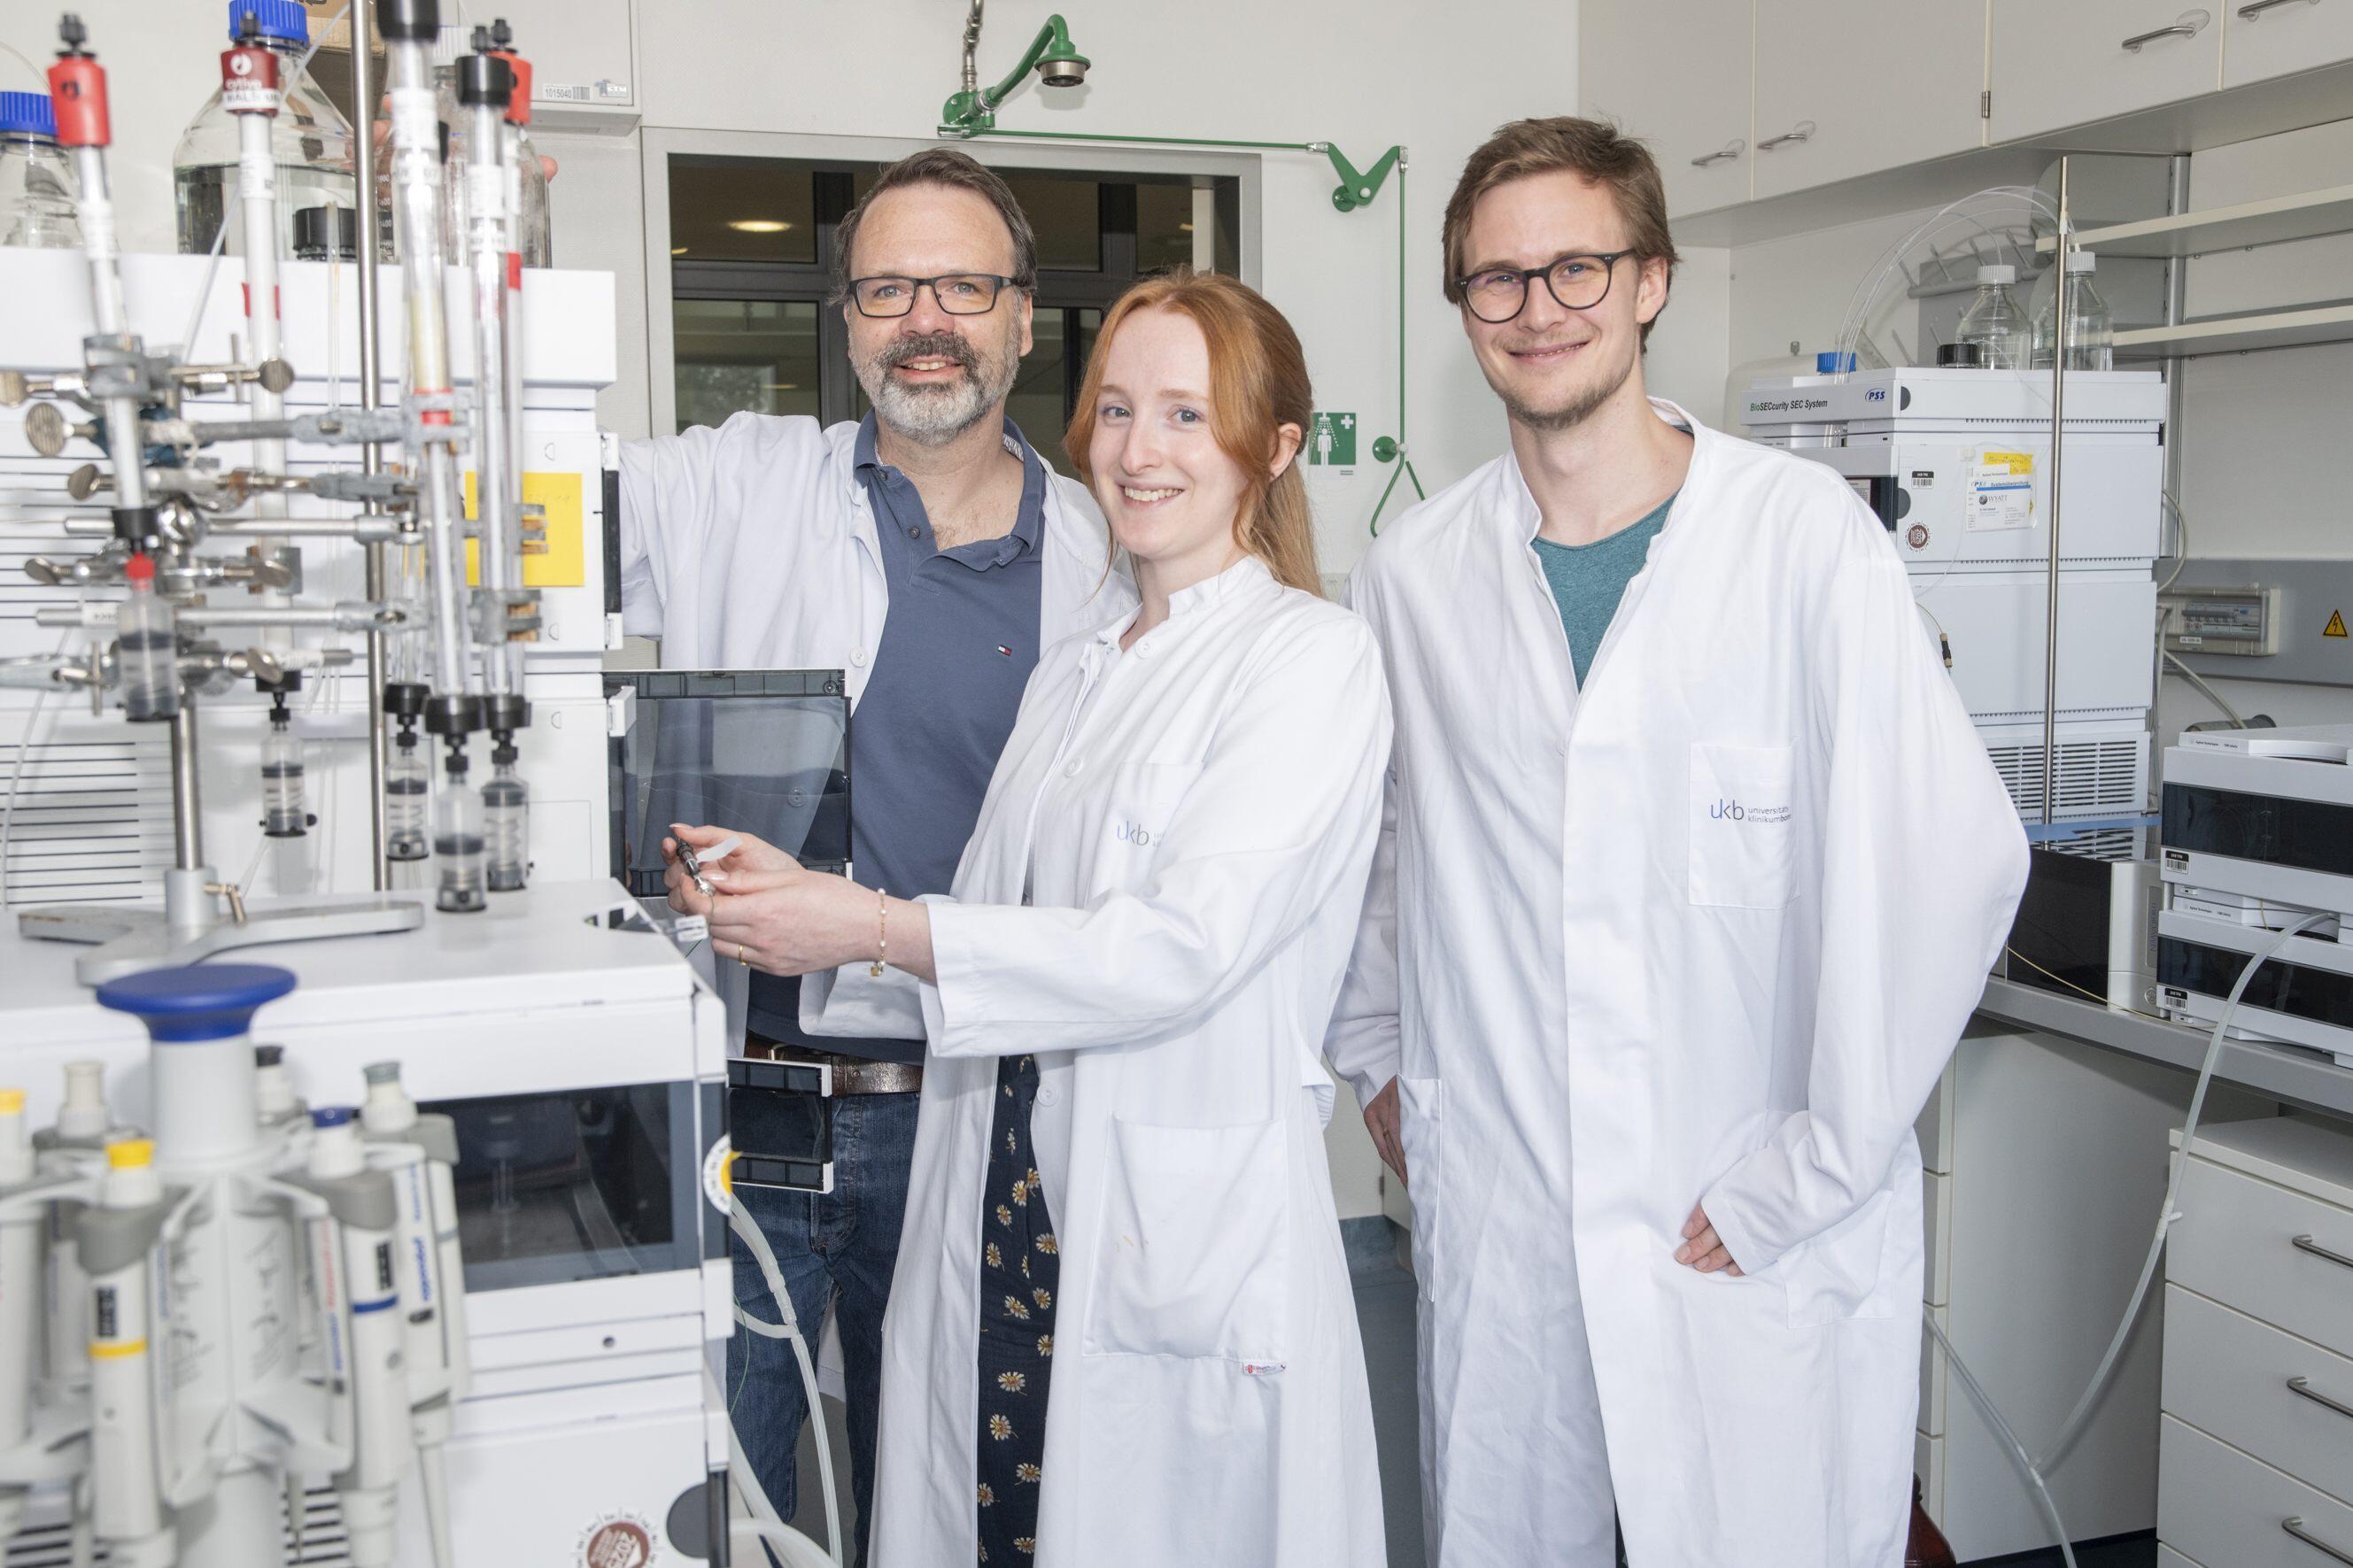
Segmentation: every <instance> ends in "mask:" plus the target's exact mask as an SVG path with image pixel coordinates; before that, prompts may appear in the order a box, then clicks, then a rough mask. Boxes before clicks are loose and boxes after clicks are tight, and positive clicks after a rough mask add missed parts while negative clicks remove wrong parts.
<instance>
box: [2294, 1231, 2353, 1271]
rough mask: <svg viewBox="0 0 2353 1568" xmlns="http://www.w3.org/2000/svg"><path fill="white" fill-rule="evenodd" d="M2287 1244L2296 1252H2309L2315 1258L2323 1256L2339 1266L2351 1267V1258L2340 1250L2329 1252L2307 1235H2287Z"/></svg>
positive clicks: (2352, 1262) (2352, 1261)
mask: <svg viewBox="0 0 2353 1568" xmlns="http://www.w3.org/2000/svg"><path fill="white" fill-rule="evenodd" d="M2287 1244H2288V1245H2289V1246H2290V1247H2295V1249H2296V1250H2297V1251H2298V1252H2309V1253H2310V1254H2312V1255H2313V1256H2314V1257H2315V1258H2327V1260H2328V1261H2329V1262H2331V1263H2334V1264H2335V1265H2337V1267H2338V1268H2353V1258H2348V1257H2346V1256H2345V1255H2344V1254H2343V1253H2341V1252H2331V1251H2329V1250H2328V1248H2327V1247H2323V1246H2321V1245H2320V1243H2318V1242H2316V1241H2315V1240H2313V1239H2312V1237H2308V1236H2292V1237H2288V1242H2287Z"/></svg>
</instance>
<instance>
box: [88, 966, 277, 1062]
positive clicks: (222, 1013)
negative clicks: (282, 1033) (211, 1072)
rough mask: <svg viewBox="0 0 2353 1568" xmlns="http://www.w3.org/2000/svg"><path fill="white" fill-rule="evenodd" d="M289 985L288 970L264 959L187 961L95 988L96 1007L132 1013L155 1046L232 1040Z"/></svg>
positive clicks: (124, 977)
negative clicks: (178, 966)
mask: <svg viewBox="0 0 2353 1568" xmlns="http://www.w3.org/2000/svg"><path fill="white" fill-rule="evenodd" d="M293 989H294V974H293V972H292V971H291V970H286V969H280V968H278V967H277V966H276V965H274V964H268V963H191V964H187V965H185V966H184V967H182V968H178V969H149V970H142V972H141V973H137V974H126V975H124V976H123V977H122V978H121V979H120V980H110V981H108V982H107V983H106V984H103V985H100V987H99V988H98V1002H99V1005H100V1006H101V1007H111V1008H113V1009H114V1010H115V1011H116V1012H118V1013H130V1014H132V1015H135V1016H137V1017H138V1018H139V1019H140V1020H141V1021H142V1022H143V1023H144V1024H145V1025H146V1026H147V1035H148V1037H149V1038H150V1039H152V1040H153V1041H154V1042H155V1043H156V1044H157V1045H159V1046H160V1045H192V1044H195V1043H198V1042H201V1041H204V1040H231V1039H235V1038H237V1037H238V1036H240V1035H242V1034H244V1033H245V1032H246V1031H247V1030H248V1029H249V1028H251V1027H252V1026H253V1015H254V1014H255V1013H256V1012H258V1011H259V1010H260V1008H261V1007H262V1006H263V1005H265V1004H267V1003H270V1002H275V1001H277V1000H278V998H280V996H283V995H285V994H287V993H288V992H289V991H291V990H293Z"/></svg>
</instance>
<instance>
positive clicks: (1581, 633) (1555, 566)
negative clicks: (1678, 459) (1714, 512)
mask: <svg viewBox="0 0 2353 1568" xmlns="http://www.w3.org/2000/svg"><path fill="white" fill-rule="evenodd" d="M1677 493H1681V492H1677ZM1674 504H1675V498H1674V497H1673V496H1669V497H1668V498H1667V499H1666V500H1662V501H1661V502H1660V503H1659V509H1658V510H1656V511H1653V512H1651V513H1650V514H1649V515H1648V516H1646V517H1644V518H1643V519H1642V520H1641V521H1640V522H1637V523H1635V524H1633V525H1632V526H1631V527H1628V528H1621V529H1620V530H1619V531H1617V532H1615V533H1613V534H1611V535H1610V536H1609V538H1607V539H1597V540H1595V541H1594V542H1592V543H1590V544H1555V543H1554V542H1552V541H1551V540H1549V539H1541V538H1540V539H1538V540H1536V542H1535V547H1536V559H1537V560H1538V561H1541V562H1543V563H1544V574H1545V582H1546V583H1547V584H1550V585H1551V588H1552V596H1553V599H1554V601H1555V602H1556V603H1557V604H1558V605H1560V624H1561V627H1562V629H1563V630H1565V631H1567V633H1568V657H1569V660H1570V662H1571V663H1573V664H1575V665H1576V666H1577V685H1579V686H1583V685H1584V684H1585V672H1586V671H1587V670H1588V669H1589V668H1592V666H1593V656H1594V654H1595V652H1596V651H1598V650H1599V648H1600V647H1601V638H1602V636H1603V634H1604V633H1606V632H1608V631H1609V621H1610V618H1611V617H1612V616H1616V615H1617V613H1618V601H1619V600H1620V599H1622V598H1624V597H1625V596H1626V584H1629V583H1631V582H1632V581H1633V580H1634V574H1636V573H1638V572H1640V571H1641V569H1642V563H1643V562H1644V561H1646V560H1648V559H1649V558H1650V554H1651V541H1652V540H1653V539H1656V538H1657V537H1658V536H1659V530H1661V529H1662V528H1664V527H1665V526H1666V523H1667V509H1668V508H1669V507H1671V506H1672V505H1674Z"/></svg>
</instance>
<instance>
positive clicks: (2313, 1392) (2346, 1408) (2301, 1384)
mask: <svg viewBox="0 0 2353 1568" xmlns="http://www.w3.org/2000/svg"><path fill="white" fill-rule="evenodd" d="M2287 1391H2288V1392H2289V1393H2290V1394H2295V1396H2296V1397H2297V1398H2298V1399H2309V1400H2311V1401H2312V1402H2313V1403H2314V1404H2315V1405H2319V1406H2320V1407H2321V1408H2322V1409H2323V1410H2334V1411H2335V1412H2337V1415H2345V1416H2353V1405H2345V1404H2341V1403H2339V1402H2338V1401H2337V1400H2334V1399H2331V1398H2329V1397H2328V1395H2327V1394H2323V1393H2321V1392H2320V1390H2318V1389H2316V1388H2315V1387H2313V1386H2312V1379H2310V1378H2308V1377H2291V1378H2289V1379H2288V1380H2287Z"/></svg>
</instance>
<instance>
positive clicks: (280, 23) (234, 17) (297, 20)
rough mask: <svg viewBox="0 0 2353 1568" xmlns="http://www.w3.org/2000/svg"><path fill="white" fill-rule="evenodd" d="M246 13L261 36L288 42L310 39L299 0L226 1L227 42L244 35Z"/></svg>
mask: <svg viewBox="0 0 2353 1568" xmlns="http://www.w3.org/2000/svg"><path fill="white" fill-rule="evenodd" d="M248 16H251V17H252V18H253V19H254V24H255V27H256V29H257V30H258V31H259V33H260V34H261V36H262V37H265V38H276V39H277V40H279V41H280V43H290V44H307V43H309V42H310V41H311V28H310V25H309V23H308V22H306V21H305V20H304V16H303V11H302V0H228V37H229V41H230V42H231V43H235V42H236V41H237V39H238V38H240V37H243V36H244V33H245V19H246V17H248Z"/></svg>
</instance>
